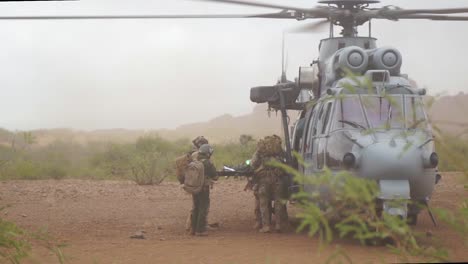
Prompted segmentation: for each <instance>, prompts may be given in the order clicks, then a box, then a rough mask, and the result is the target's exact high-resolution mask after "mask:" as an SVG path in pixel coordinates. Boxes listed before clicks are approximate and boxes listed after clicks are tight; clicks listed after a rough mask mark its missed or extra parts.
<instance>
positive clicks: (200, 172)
mask: <svg viewBox="0 0 468 264" xmlns="http://www.w3.org/2000/svg"><path fill="white" fill-rule="evenodd" d="M203 186H205V165H203V162H202V161H200V160H194V161H192V162H190V163H189V165H188V166H187V168H186V170H185V180H184V187H183V188H184V190H185V191H186V192H188V193H190V194H198V193H199V192H201V190H202V189H203Z"/></svg>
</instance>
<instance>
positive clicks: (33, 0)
mask: <svg viewBox="0 0 468 264" xmlns="http://www.w3.org/2000/svg"><path fill="white" fill-rule="evenodd" d="M59 1H60V2H63V1H80V0H0V2H59Z"/></svg>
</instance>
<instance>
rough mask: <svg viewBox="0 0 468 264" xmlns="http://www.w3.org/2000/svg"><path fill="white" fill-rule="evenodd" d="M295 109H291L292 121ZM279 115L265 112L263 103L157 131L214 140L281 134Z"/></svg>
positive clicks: (166, 134) (181, 136)
mask: <svg viewBox="0 0 468 264" xmlns="http://www.w3.org/2000/svg"><path fill="white" fill-rule="evenodd" d="M296 113H297V111H291V113H290V116H291V119H292V120H293V121H294V120H295V116H296V115H297V114H296ZM281 131H282V129H281V117H280V114H279V113H278V114H276V113H275V112H270V114H269V113H268V112H267V107H266V106H265V105H257V106H255V107H254V109H253V111H252V113H250V114H247V115H243V116H236V117H234V116H232V115H229V114H225V115H221V116H219V117H216V118H214V119H212V120H209V121H207V122H203V123H194V124H187V125H183V126H180V127H178V128H176V129H175V130H164V131H159V132H158V134H160V135H161V136H163V137H165V138H171V139H172V138H183V137H186V138H193V137H196V136H199V135H204V136H205V137H207V138H209V139H212V140H213V141H215V142H219V141H231V140H237V139H238V138H239V136H240V135H242V134H248V135H252V136H254V137H255V138H258V137H263V136H266V135H269V134H273V133H275V134H281V133H282V132H281Z"/></svg>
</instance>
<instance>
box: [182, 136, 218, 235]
mask: <svg viewBox="0 0 468 264" xmlns="http://www.w3.org/2000/svg"><path fill="white" fill-rule="evenodd" d="M212 154H213V148H212V147H211V146H210V145H208V144H203V145H202V146H200V149H199V150H198V157H197V160H194V161H193V162H191V163H190V164H189V166H188V168H187V172H186V176H185V177H186V178H185V182H184V190H186V191H187V192H189V193H191V194H192V200H193V207H192V211H191V215H192V217H191V234H192V235H197V236H206V235H207V234H206V225H207V222H206V219H207V216H208V210H209V208H210V185H211V184H212V181H216V180H217V179H218V175H217V172H216V168H215V166H214V165H213V163H211V161H210V157H211V155H212Z"/></svg>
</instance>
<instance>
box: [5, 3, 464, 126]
mask: <svg viewBox="0 0 468 264" xmlns="http://www.w3.org/2000/svg"><path fill="white" fill-rule="evenodd" d="M263 1H264V2H266V1H267V0H263ZM269 2H271V3H276V4H288V5H293V6H298V7H313V6H315V5H316V3H317V1H315V0H309V1H306V0H297V1H295V0H289V1H286V0H283V1H280V0H269ZM383 5H398V6H401V7H405V8H446V7H468V0H450V1H443V0H437V1H436V0H411V1H408V0H406V1H403V0H383V1H382V3H381V4H378V5H376V6H383ZM276 11H278V10H275V9H262V8H255V7H238V6H235V5H226V4H217V3H207V2H202V1H189V0H187V1H183V0H132V1H124V0H81V1H76V2H55V3H54V2H37V3H31V2H23V3H18V2H17V3H0V16H7V15H112V14H120V15H137V14H146V15H147V14H177V13H178V14H200V13H213V14H214V13H218V14H219V13H225V14H236V13H252V14H254V13H263V12H276ZM300 23H301V22H297V21H294V20H291V21H284V20H279V21H278V20H272V19H224V20H220V19H205V20H194V19H193V20H133V21H131V20H126V21H122V20H119V21H117V20H94V21H93V20H88V21H83V20H80V21H57V20H55V21H0V47H1V49H0V50H1V51H2V52H0V71H1V77H0V91H1V97H0V127H3V128H7V129H10V130H15V129H20V130H29V129H38V128H74V129H85V130H93V129H110V128H127V129H159V128H175V127H177V126H179V125H182V124H186V123H193V122H201V121H206V120H209V119H211V118H213V117H216V116H219V115H221V114H224V113H228V114H232V115H242V114H247V113H250V112H251V111H252V108H253V106H254V104H253V103H251V102H250V100H249V91H250V87H253V86H259V85H270V84H274V83H275V82H276V80H277V79H278V77H279V75H280V73H281V72H280V71H281V35H282V32H283V30H286V29H288V28H291V27H292V26H294V25H298V24H300ZM360 32H361V35H367V28H366V27H364V28H361V31H360ZM327 36H328V35H327V32H326V30H325V31H323V32H322V33H311V34H304V35H289V36H288V37H287V40H286V41H287V47H288V51H287V52H288V57H289V63H288V64H289V67H288V77H289V79H293V78H294V77H295V76H296V75H297V71H298V67H299V66H303V65H307V64H309V63H310V62H311V61H312V60H313V59H315V58H316V57H317V56H318V50H317V48H318V43H319V42H318V41H319V40H320V39H321V38H325V37H327ZM373 36H374V37H377V38H378V39H379V41H378V45H379V46H392V47H395V48H397V49H399V50H400V52H401V53H402V54H403V57H404V58H403V68H402V70H403V72H404V73H407V74H409V76H410V78H412V79H414V80H416V81H417V82H418V84H420V86H424V87H427V88H428V90H429V92H430V93H431V94H439V93H442V92H445V93H448V94H456V93H457V92H459V91H464V92H467V91H468V88H467V87H468V64H467V57H468V55H467V53H468V50H467V47H468V45H467V43H468V22H436V21H414V20H411V21H400V22H393V21H374V22H373Z"/></svg>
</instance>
